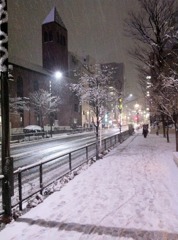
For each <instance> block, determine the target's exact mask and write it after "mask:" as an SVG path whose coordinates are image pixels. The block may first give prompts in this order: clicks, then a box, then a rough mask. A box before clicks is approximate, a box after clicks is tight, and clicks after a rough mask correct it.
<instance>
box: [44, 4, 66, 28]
mask: <svg viewBox="0 0 178 240" xmlns="http://www.w3.org/2000/svg"><path fill="white" fill-rule="evenodd" d="M51 22H56V23H57V24H59V25H60V26H62V27H63V28H65V29H66V27H65V25H64V23H63V21H62V19H61V17H60V16H59V13H58V11H57V10H56V7H53V8H52V9H51V11H50V13H49V14H48V15H47V17H46V18H45V20H44V21H43V24H47V23H51Z"/></svg>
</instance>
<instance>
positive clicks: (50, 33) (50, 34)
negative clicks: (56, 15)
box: [49, 31, 53, 42]
mask: <svg viewBox="0 0 178 240" xmlns="http://www.w3.org/2000/svg"><path fill="white" fill-rule="evenodd" d="M52 41H53V33H52V31H50V32H49V42H52Z"/></svg>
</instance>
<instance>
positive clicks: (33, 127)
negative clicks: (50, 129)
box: [23, 125, 43, 133]
mask: <svg viewBox="0 0 178 240" xmlns="http://www.w3.org/2000/svg"><path fill="white" fill-rule="evenodd" d="M23 132H24V133H37V132H43V129H42V127H40V126H38V125H28V126H26V127H25V128H24V129H23Z"/></svg>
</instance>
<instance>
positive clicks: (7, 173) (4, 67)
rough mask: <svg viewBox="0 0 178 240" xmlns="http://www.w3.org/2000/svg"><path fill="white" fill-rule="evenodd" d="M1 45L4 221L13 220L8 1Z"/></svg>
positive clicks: (3, 11)
mask: <svg viewBox="0 0 178 240" xmlns="http://www.w3.org/2000/svg"><path fill="white" fill-rule="evenodd" d="M0 13H1V21H0V27H1V32H0V35H1V43H0V44H1V45H0V53H1V56H0V72H1V73H0V74H1V116H2V146H1V159H2V175H3V179H2V205H3V210H4V216H3V221H4V222H6V223H7V222H10V220H11V215H12V211H11V195H12V194H13V191H12V186H13V185H12V184H13V159H12V158H11V157H10V127H9V87H8V13H7V1H6V0H2V1H1V9H0Z"/></svg>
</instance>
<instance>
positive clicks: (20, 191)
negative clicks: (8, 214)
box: [18, 172, 22, 211]
mask: <svg viewBox="0 0 178 240" xmlns="http://www.w3.org/2000/svg"><path fill="white" fill-rule="evenodd" d="M18 185H19V210H20V211H22V175H21V172H19V173H18Z"/></svg>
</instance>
